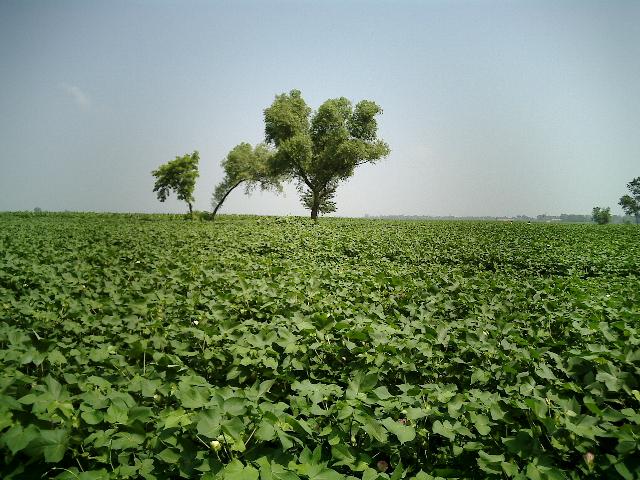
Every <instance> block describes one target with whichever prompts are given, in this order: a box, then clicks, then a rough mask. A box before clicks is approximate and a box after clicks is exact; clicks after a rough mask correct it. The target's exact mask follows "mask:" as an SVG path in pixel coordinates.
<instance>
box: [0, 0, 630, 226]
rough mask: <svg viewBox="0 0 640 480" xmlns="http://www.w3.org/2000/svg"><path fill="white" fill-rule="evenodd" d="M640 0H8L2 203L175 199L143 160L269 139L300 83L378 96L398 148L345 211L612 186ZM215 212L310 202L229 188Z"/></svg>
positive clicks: (164, 208) (348, 194)
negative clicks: (273, 119)
mask: <svg viewBox="0 0 640 480" xmlns="http://www.w3.org/2000/svg"><path fill="white" fill-rule="evenodd" d="M639 24H640V2H638V1H601V2H591V1H562V2H557V1H548V2H545V1H535V2H533V1H532V2H525V1H518V2H505V1H495V2H491V1H411V2H409V1H404V2H403V1H393V2H392V1H388V2H379V1H351V2H350V1H327V2H311V1H295V2H294V1H290V2H289V1H280V2H268V1H260V2H259V1H255V2H247V1H238V2H209V1H202V2H200V1H184V2H183V1H180V2H177V1H175V2H174V1H108V2H98V1H85V0H82V1H77V2H76V1H74V2H70V1H63V0H58V1H55V2H49V1H11V0H3V1H2V2H0V59H1V61H0V192H1V194H0V210H31V209H33V208H34V207H40V208H42V209H43V210H65V209H68V210H91V211H138V212H184V211H186V206H185V205H184V204H182V203H180V202H178V201H177V200H175V197H172V199H171V200H170V201H167V202H165V203H160V202H158V201H157V199H156V197H155V194H154V193H153V192H152V189H153V178H152V176H151V174H150V172H151V170H153V169H155V168H156V167H157V166H158V165H160V164H161V163H164V162H166V161H168V160H171V159H173V158H174V157H175V156H176V155H182V154H184V153H187V152H191V151H193V150H199V151H200V155H201V163H200V174H201V175H200V178H199V180H198V184H197V187H196V202H195V208H196V209H200V210H210V209H211V207H210V198H211V193H212V191H213V188H214V186H215V184H216V183H217V182H218V181H220V180H221V179H222V175H223V174H222V171H221V169H220V166H219V163H220V160H221V159H222V158H224V156H225V155H226V153H227V152H228V151H229V150H230V149H231V148H233V147H234V146H235V145H236V144H238V143H240V142H243V141H246V142H250V143H253V144H255V143H258V142H260V141H262V140H263V139H264V126H263V118H262V111H263V110H264V108H266V107H267V106H269V105H270V104H271V102H272V101H273V98H274V96H275V95H276V94H278V93H282V92H286V91H289V90H291V89H294V88H295V89H299V90H301V91H302V94H303V96H304V98H305V99H306V101H307V102H308V103H309V105H310V106H311V107H313V108H317V107H318V106H319V105H320V103H322V102H323V101H324V100H326V99H327V98H333V97H340V96H345V97H347V98H349V99H351V100H352V101H354V102H356V101H358V100H361V99H371V100H374V101H375V102H377V103H378V104H379V105H381V106H382V108H383V109H384V114H383V115H382V116H381V117H380V121H379V127H380V128H379V130H380V132H379V133H380V136H381V137H382V138H383V139H384V140H385V141H386V142H387V143H388V144H389V146H390V147H391V151H392V153H391V155H390V156H389V157H388V158H387V159H385V160H383V161H381V162H380V163H379V164H376V165H371V166H370V165H367V166H364V167H360V168H359V169H358V170H357V171H356V173H355V175H354V177H353V178H351V179H350V180H349V181H347V182H345V183H344V184H343V185H342V186H341V187H340V189H339V190H338V195H337V199H336V200H337V205H338V210H337V212H336V214H337V215H343V216H360V215H364V214H367V213H368V214H370V215H389V214H407V215H420V214H424V215H458V216H468V215H517V214H527V215H536V214H539V213H549V214H559V213H563V212H565V213H588V212H590V210H591V208H592V207H593V206H596V205H599V206H610V207H612V212H613V213H621V209H620V207H618V206H617V201H618V199H619V197H620V196H621V195H622V194H624V193H625V189H626V188H625V185H626V183H627V182H629V181H630V180H631V179H632V178H633V177H636V176H640V28H639V27H638V25H639ZM222 213H260V214H306V212H305V210H304V209H303V207H302V206H301V205H300V202H299V200H298V196H297V195H296V192H295V189H294V188H293V187H290V188H287V189H286V192H285V195H280V196H278V195H275V194H272V193H264V194H261V193H259V192H256V193H254V194H252V195H251V196H250V197H247V196H245V195H244V194H243V192H241V191H236V192H234V193H233V194H232V195H231V196H230V197H229V199H228V201H227V203H225V206H224V208H223V210H222Z"/></svg>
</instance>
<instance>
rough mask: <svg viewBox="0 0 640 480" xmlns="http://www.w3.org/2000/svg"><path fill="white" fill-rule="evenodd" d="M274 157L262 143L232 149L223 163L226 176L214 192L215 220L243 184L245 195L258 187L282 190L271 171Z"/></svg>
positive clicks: (276, 176) (246, 144)
mask: <svg viewBox="0 0 640 480" xmlns="http://www.w3.org/2000/svg"><path fill="white" fill-rule="evenodd" d="M272 156H273V150H271V149H270V148H269V147H268V146H267V145H265V144H262V143H261V144H258V145H256V146H255V147H252V146H251V145H249V144H248V143H241V144H239V145H236V146H235V147H234V148H233V149H231V151H230V152H229V153H228V154H227V156H226V157H225V158H224V160H222V162H221V165H222V168H223V170H224V173H225V176H224V178H223V179H222V181H221V182H220V183H219V184H218V185H216V188H215V190H214V192H213V198H212V205H213V206H214V210H213V218H215V216H216V213H218V210H219V209H220V207H222V204H223V203H224V201H225V200H226V198H227V197H228V196H229V194H230V193H231V192H232V191H233V190H234V189H235V188H236V187H238V186H239V185H241V184H242V183H244V184H245V193H250V192H251V190H252V189H254V188H256V187H259V188H260V189H262V190H267V189H275V190H281V188H282V187H281V184H280V179H279V176H278V175H276V174H274V173H273V172H271V171H270V167H269V160H270V159H271V157H272Z"/></svg>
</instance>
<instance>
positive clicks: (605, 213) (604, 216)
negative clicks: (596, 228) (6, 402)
mask: <svg viewBox="0 0 640 480" xmlns="http://www.w3.org/2000/svg"><path fill="white" fill-rule="evenodd" d="M591 218H592V219H593V221H594V222H596V223H597V224H598V225H604V224H606V223H609V222H610V221H611V209H610V208H609V207H606V208H604V207H593V210H592V211H591Z"/></svg>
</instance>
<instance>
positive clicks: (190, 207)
mask: <svg viewBox="0 0 640 480" xmlns="http://www.w3.org/2000/svg"><path fill="white" fill-rule="evenodd" d="M187 205H189V216H190V217H191V220H193V206H192V205H191V202H187Z"/></svg>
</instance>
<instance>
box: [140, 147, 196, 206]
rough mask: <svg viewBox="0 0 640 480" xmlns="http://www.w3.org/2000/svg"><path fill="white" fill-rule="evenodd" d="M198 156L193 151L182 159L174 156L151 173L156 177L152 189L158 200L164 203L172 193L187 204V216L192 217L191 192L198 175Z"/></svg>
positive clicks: (192, 200)
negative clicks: (156, 193)
mask: <svg viewBox="0 0 640 480" xmlns="http://www.w3.org/2000/svg"><path fill="white" fill-rule="evenodd" d="M199 160H200V154H199V153H198V151H197V150H195V151H194V152H193V153H192V154H188V153H187V154H186V155H184V156H182V157H178V156H176V158H175V159H174V160H171V161H169V162H167V163H165V164H164V165H161V166H160V167H159V168H158V169H157V170H154V171H153V172H151V174H152V175H153V176H154V177H156V183H155V185H154V187H153V191H154V192H158V200H160V201H161V202H164V201H165V200H166V199H167V198H168V197H169V194H170V193H171V192H172V191H173V192H174V193H175V194H176V195H177V197H178V199H179V200H183V201H185V202H187V205H188V206H189V215H193V202H194V198H193V190H194V189H195V186H196V179H197V178H198V176H199V175H200V174H199V173H198V161H199Z"/></svg>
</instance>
